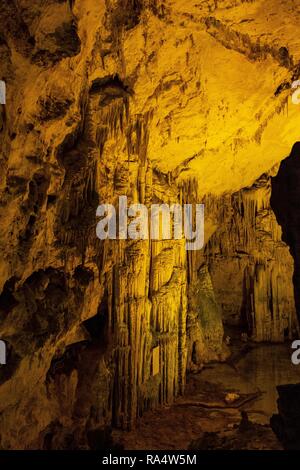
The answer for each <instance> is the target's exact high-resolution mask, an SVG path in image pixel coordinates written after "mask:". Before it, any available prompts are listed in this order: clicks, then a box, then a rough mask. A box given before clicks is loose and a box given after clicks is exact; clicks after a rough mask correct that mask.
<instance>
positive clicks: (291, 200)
mask: <svg viewBox="0 0 300 470" xmlns="http://www.w3.org/2000/svg"><path fill="white" fill-rule="evenodd" d="M299 182H300V143H299V142H297V143H296V144H295V145H294V146H293V148H292V151H291V154H290V156H289V157H287V158H286V159H285V160H283V162H282V163H281V165H280V168H279V171H278V173H277V175H276V176H274V178H273V179H272V197H271V205H272V209H273V211H274V213H275V215H276V218H277V221H278V223H279V224H280V226H281V228H282V239H283V240H284V241H285V243H287V245H288V246H289V247H290V251H291V255H292V256H293V259H294V265H295V269H294V275H293V282H294V294H295V303H296V309H297V314H298V318H300V294H299V292H300V236H299V225H300V211H299V203H298V202H299V196H300V189H299Z"/></svg>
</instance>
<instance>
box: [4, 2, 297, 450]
mask: <svg viewBox="0 0 300 470" xmlns="http://www.w3.org/2000/svg"><path fill="white" fill-rule="evenodd" d="M268 8H269V10H268V12H267V18H266V11H265V6H264V4H263V2H262V1H231V0H224V1H215V0H214V1H210V0H208V1H201V2H198V3H197V4H196V3H195V2H192V1H185V2H182V1H180V0H172V1H171V0H166V1H156V0H144V1H142V0H107V1H106V2H105V1H104V0H100V1H95V0H85V1H81V0H75V1H73V0H70V1H59V0H56V1H55V0H52V1H48V2H47V3H45V2H44V1H42V0H30V1H29V0H18V1H17V0H16V1H9V0H4V1H2V2H1V6H0V59H1V60H0V75H1V77H0V78H1V79H4V80H5V81H6V83H7V105H6V107H5V109H4V108H3V107H2V109H1V122H0V129H1V143H0V145H1V167H2V172H1V182H0V190H1V205H0V217H1V218H0V229H1V240H0V246H1V251H2V257H1V264H0V282H1V285H0V289H1V297H0V336H1V338H3V339H5V340H6V341H7V344H8V348H9V364H8V365H7V366H6V367H5V368H3V367H2V368H1V370H0V384H1V385H0V412H1V413H0V430H1V447H2V448H24V447H25V448H37V447H38V448H78V447H82V448H86V447H88V446H89V440H88V436H91V433H92V434H93V432H95V431H97V429H99V428H100V427H103V426H104V425H107V424H108V425H109V424H111V423H113V424H115V425H119V426H122V427H125V428H126V427H130V426H132V425H133V424H134V423H135V420H136V418H137V417H138V416H139V415H140V414H141V413H142V412H143V410H144V409H147V408H151V407H155V406H157V405H158V404H159V403H172V401H173V399H174V397H175V396H176V395H177V394H178V393H182V392H183V390H184V383H185V373H186V367H187V360H188V367H189V364H190V365H191V362H194V361H193V356H194V359H195V364H196V366H197V365H201V364H202V363H203V362H205V361H207V360H209V359H215V358H221V356H222V355H223V352H224V351H223V348H222V323H221V317H220V310H219V306H218V304H220V303H221V304H223V306H224V305H225V306H226V305H227V300H226V302H225V301H224V300H223V298H221V297H223V296H222V291H221V285H220V284H218V274H217V271H218V268H217V260H218V256H216V257H215V255H214V253H215V251H214V250H215V249H214V248H213V247H214V246H215V245H214V240H217V239H218V237H219V239H220V236H219V235H218V233H219V232H215V235H214V236H213V238H212V239H211V244H210V245H209V247H208V248H207V251H206V253H205V254H203V253H197V254H195V255H193V254H189V255H188V256H187V254H186V252H185V249H184V243H183V241H164V242H161V241H157V242H151V243H150V242H148V241H142V242H136V241H131V242H125V241H121V242H114V241H111V242H99V240H97V238H96V235H95V226H96V218H95V212H96V207H97V205H98V204H99V203H100V202H112V203H116V201H117V198H118V196H119V195H124V194H126V195H127V196H128V198H129V201H130V202H137V201H139V202H143V203H146V204H150V203H152V202H160V201H162V202H165V203H169V202H177V201H178V202H182V201H186V200H187V195H188V196H189V197H190V198H193V197H194V198H195V196H196V195H197V198H198V197H201V199H202V198H203V197H204V195H205V194H210V196H207V201H209V200H211V198H213V197H216V196H217V197H220V198H221V199H220V201H222V200H224V199H222V198H224V197H225V196H223V193H224V192H227V193H228V194H231V193H235V195H234V196H232V201H233V202H232V203H230V204H229V205H228V207H230V205H231V204H238V202H237V201H238V200H240V201H242V199H243V197H244V194H246V193H247V191H246V193H244V192H243V193H237V191H239V190H240V189H241V188H245V187H246V186H249V185H252V184H253V182H254V181H255V180H256V179H257V178H258V177H259V176H260V175H261V174H262V173H263V172H265V171H269V170H270V168H271V167H272V166H273V165H274V164H276V163H278V162H279V161H280V160H282V158H283V157H284V156H285V155H286V154H287V153H288V150H289V148H290V147H291V145H292V143H293V142H294V141H295V140H296V139H297V137H296V136H297V135H298V124H299V109H298V108H297V107H292V108H291V109H289V119H288V118H287V115H286V112H287V103H288V96H289V91H288V84H289V83H290V81H291V80H293V79H296V78H298V75H299V70H298V69H299V67H298V65H297V64H298V61H299V59H300V57H299V55H300V50H299V40H298V36H297V35H296V34H295V31H297V25H298V20H299V14H300V13H299V10H298V8H297V7H296V6H295V4H294V2H293V1H292V0H289V1H287V2H284V3H281V2H279V1H277V0H272V1H270V3H269V6H268ZM283 16H284V18H285V20H284V22H282V17H283ZM229 61H230V68H229V67H227V65H228V63H229ZM185 180H188V183H187V182H186V181H185ZM195 188H199V189H198V194H197V193H196V191H195ZM253 191H254V190H253ZM250 192H251V191H250ZM255 192H256V189H255ZM239 194H240V196H239ZM229 197H231V196H229ZM239 198H240V199H239ZM250 199H251V197H250ZM213 200H214V199H213ZM247 200H248V199H247ZM254 200H255V201H264V200H265V199H264V197H260V196H256V195H255V196H254ZM198 202H199V201H198ZM220 204H222V203H220ZM255 204H256V203H255ZM208 207H209V203H208ZM231 207H232V205H231ZM238 207H240V206H238ZM257 207H258V209H257V210H258V215H257V214H256V215H255V217H256V221H257V218H258V217H259V214H261V215H263V214H262V213H261V211H263V210H267V212H268V211H269V209H268V206H266V207H265V206H264V203H262V204H261V203H260V202H259V204H258V206H257ZM245 208H246V209H245V210H246V211H248V210H249V216H248V212H247V216H246V217H242V218H243V220H244V221H245V223H248V222H249V223H252V222H253V217H254V216H253V213H252V212H251V211H252V209H251V207H250V205H247V204H246V205H245ZM238 213H239V212H238ZM220 217H221V216H220V215H219V211H217V214H216V213H215V212H214V211H211V213H210V211H209V212H208V215H207V222H208V224H207V228H206V237H207V238H206V241H208V240H209V237H210V235H211V234H212V233H213V232H214V231H215V230H216V228H217V224H218V223H220V222H223V221H224V220H225V219H224V218H223V219H222V217H221V218H220ZM237 217H238V216H237ZM210 218H211V220H210ZM262 219H263V217H262ZM273 219H274V218H273V216H272V214H269V212H268V214H267V218H266V222H267V223H269V222H270V223H273V222H272V220H273ZM226 220H229V221H230V220H233V219H230V217H229V219H228V218H226ZM263 223H264V221H263V220H260V221H257V223H256V231H259V230H260V228H259V227H260V226H261V225H260V224H263ZM236 224H237V228H236V229H233V230H232V231H231V232H230V233H231V235H232V237H235V238H234V243H236V239H237V237H239V236H241V230H242V223H239V222H238V221H237V222H236ZM263 230H264V229H263ZM266 232H267V235H266V237H264V236H258V237H257V238H258V241H257V240H256V238H255V240H254V235H251V237H252V238H251V247H250V248H247V250H248V251H246V253H247V255H245V256H244V257H243V256H242V257H241V258H242V259H244V258H245V260H246V261H245V262H244V264H243V268H242V269H241V268H240V265H239V264H238V263H240V262H242V260H240V259H238V261H237V260H236V255H235V253H236V252H237V251H238V250H239V248H238V247H237V246H236V247H235V248H234V250H233V251H234V253H233V254H232V253H231V254H230V256H231V257H232V258H233V259H234V261H233V260H232V261H230V262H233V263H237V265H238V268H237V269H239V271H240V273H241V272H242V271H243V270H244V275H243V276H244V277H243V278H242V276H241V275H239V276H237V278H238V280H239V281H238V282H240V283H242V282H243V279H245V283H247V282H250V284H251V283H252V284H253V285H252V287H251V288H249V289H248V290H247V296H246V299H245V306H247V308H246V312H247V314H248V315H250V316H251V325H252V327H253V334H254V336H255V337H256V338H257V339H258V340H262V339H263V340H265V339H271V340H281V339H282V337H283V336H284V334H285V333H284V331H285V330H286V329H288V334H290V332H291V330H292V315H293V312H292V310H293V309H292V306H291V296H290V292H289V289H290V285H289V286H288V288H287V289H286V290H285V292H284V293H280V290H281V281H280V279H281V276H285V275H287V277H288V276H290V274H291V269H292V268H291V267H290V266H291V263H290V259H289V258H288V255H287V249H286V247H285V246H282V250H283V253H284V256H285V257H286V258H284V259H287V260H288V262H287V266H284V267H283V266H282V263H280V261H278V260H276V259H275V255H272V253H271V255H270V254H269V247H270V250H271V252H272V250H274V249H275V246H276V247H277V245H276V244H277V243H278V244H280V242H279V235H278V226H277V225H276V224H274V227H273V228H272V229H268V230H266ZM251 233H252V232H251ZM219 234H220V233H219ZM268 234H269V235H268ZM268 237H269V239H270V240H271V241H270V243H269V242H268ZM265 238H266V240H265ZM222 239H223V236H222ZM226 240H227V238H226V237H225V240H224V243H225V244H226V243H227V242H226ZM260 242H261V243H262V244H263V249H262V254H261V255H258V254H254V253H253V252H254V250H256V249H258V247H257V246H255V244H256V243H260ZM222 243H223V241H222ZM228 243H231V241H230V240H228ZM245 245H246V241H245V243H244V244H243V247H242V250H243V249H246V248H245ZM267 246H268V248H266V247H267ZM276 249H277V248H276ZM213 257H214V258H216V259H214V260H213V261H212V258H213ZM269 259H271V265H270V263H269ZM203 264H204V265H206V267H204V268H203V267H202V266H203ZM207 265H208V266H209V267H210V268H211V271H212V281H213V284H214V283H216V286H217V288H216V289H215V290H216V296H215V295H214V293H213V291H212V287H211V280H210V276H209V273H208V271H207ZM246 268H247V270H248V271H247V270H246ZM199 269H200V271H199ZM201 269H202V271H201ZM285 270H286V271H285ZM247 272H249V276H248V277H247V275H246V273H247ZM286 272H287V274H286ZM203 273H205V275H204V276H203ZM249 279H250V281H249ZM253 280H255V282H256V284H255V282H254V281H253ZM232 283H233V282H232ZM234 283H235V281H234ZM261 286H262V288H263V290H265V292H264V293H263V294H262V296H263V297H264V298H263V299H260V298H258V297H257V294H258V293H260V292H261V291H260V290H259V289H260V288H261ZM222 288H223V287H222ZM274 289H275V290H276V289H278V293H276V294H274ZM189 290H191V293H189ZM196 290H198V294H195V296H194V295H193V293H194V292H195V291H196ZM270 290H272V294H270ZM197 295H199V297H198V298H197ZM239 295H242V294H241V292H240V294H239ZM251 296H252V297H253V296H254V297H253V298H255V299H254V301H253V303H251V304H250V300H249V299H250V298H251ZM197 299H198V300H199V302H197ZM270 301H271V303H272V305H273V306H272V307H270ZM195 303H196V305H195ZM232 303H233V304H234V309H235V311H236V309H237V305H238V304H239V301H238V300H236V299H234V301H233V302H232ZM282 304H284V305H286V306H287V309H286V308H284V310H285V312H284V315H285V318H283V317H281V312H282V310H281V309H282ZM249 305H251V308H250V307H249ZM270 313H271V314H270ZM273 313H274V317H273ZM197 318H198V320H199V321H198V323H197V321H196V320H197ZM212 337H213V344H212V345H211V338H212ZM197 341H198V343H197ZM208 342H209V343H210V344H209V346H208ZM195 343H197V344H198V345H199V346H201V347H199V348H198V346H197V347H195V346H194V345H195ZM157 346H159V357H160V361H159V362H160V364H159V374H156V375H153V364H152V362H153V361H152V351H153V349H154V348H156V347H157ZM156 351H157V350H156Z"/></svg>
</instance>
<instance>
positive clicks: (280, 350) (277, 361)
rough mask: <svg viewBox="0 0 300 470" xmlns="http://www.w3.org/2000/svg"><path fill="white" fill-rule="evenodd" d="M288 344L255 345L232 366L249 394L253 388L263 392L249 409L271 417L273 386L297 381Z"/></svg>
mask: <svg viewBox="0 0 300 470" xmlns="http://www.w3.org/2000/svg"><path fill="white" fill-rule="evenodd" d="M292 352H293V351H292V349H291V348H290V345H288V344H284V345H277V344H276V345H274V344H273V345H259V346H257V347H255V348H254V349H253V350H251V351H249V352H248V353H247V354H246V356H244V357H243V358H242V359H241V360H240V361H239V362H238V363H237V365H236V367H237V369H238V371H239V372H240V374H241V375H242V376H243V377H244V378H245V379H246V381H247V382H248V383H249V391H248V392H249V393H250V392H251V391H252V389H253V385H254V386H256V387H257V388H259V389H260V390H261V391H262V392H264V393H263V395H262V397H261V398H260V399H259V400H256V402H255V403H253V404H251V405H250V406H249V410H253V411H254V410H255V411H263V412H264V414H266V415H268V416H271V415H272V414H273V413H276V412H277V398H278V396H277V390H276V386H277V385H282V384H288V383H296V382H300V365H298V366H294V365H293V364H292V362H291V354H292Z"/></svg>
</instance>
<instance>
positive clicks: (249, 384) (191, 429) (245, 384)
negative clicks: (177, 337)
mask: <svg viewBox="0 0 300 470" xmlns="http://www.w3.org/2000/svg"><path fill="white" fill-rule="evenodd" d="M290 356H291V350H290V348H289V344H284V345H282V344H281V345H280V344H276V345H274V344H273V345H265V344H255V343H246V344H245V343H244V344H243V343H242V342H235V344H234V345H233V347H232V355H231V357H230V359H229V360H228V361H227V362H225V363H213V364H209V365H207V366H206V367H204V368H203V369H202V371H201V372H199V373H197V374H191V375H189V376H188V379H187V386H186V392H185V395H184V397H180V398H178V399H177V401H176V402H175V403H174V405H172V406H169V407H162V408H160V409H158V410H155V411H148V412H146V413H145V414H144V416H143V417H142V418H141V419H140V421H139V423H138V426H137V428H136V429H135V430H132V431H130V432H121V431H118V430H115V431H114V433H113V435H114V439H115V440H116V441H118V442H119V443H120V444H121V445H122V446H124V448H125V449H130V450H138V449H144V450H159V449H164V450H178V449H180V450H184V449H188V448H192V449H214V448H215V449H218V448H223V449H266V450H267V449H281V445H280V444H279V442H278V441H277V439H276V437H275V435H274V433H273V431H272V430H271V428H270V426H269V420H270V417H271V416H272V414H273V413H276V412H277V406H276V401H277V391H276V385H279V384H284V383H295V382H299V378H300V369H299V368H297V366H293V365H292V363H291V359H290ZM228 393H235V394H236V396H235V401H233V402H229V403H228V402H227V403H226V400H225V397H226V395H227V394H228ZM228 398H229V397H227V399H228ZM227 401H228V400H227ZM242 411H246V413H247V416H246V415H245V414H244V413H243V419H242ZM245 416H246V417H245Z"/></svg>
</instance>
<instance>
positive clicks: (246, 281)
mask: <svg viewBox="0 0 300 470" xmlns="http://www.w3.org/2000/svg"><path fill="white" fill-rule="evenodd" d="M277 171H278V168H277V167H275V168H274V169H273V170H272V171H271V172H270V173H269V174H264V175H262V176H261V177H260V178H258V179H257V180H256V181H255V183H254V184H253V185H252V186H250V187H247V188H243V189H242V190H240V191H238V192H237V193H234V194H232V195H226V196H223V197H221V198H208V201H207V204H206V207H207V211H208V212H209V213H210V214H213V213H215V214H216V216H215V217H216V220H217V226H218V228H217V229H216V230H215V232H214V233H213V235H212V236H211V238H210V240H209V242H208V245H207V247H206V250H205V257H206V260H207V264H208V266H209V268H210V271H211V275H212V280H213V284H214V287H215V292H216V295H217V300H218V302H219V303H220V305H221V307H222V311H223V319H224V321H225V322H226V323H228V324H229V325H241V326H242V327H243V329H244V331H245V332H247V333H248V334H249V336H251V337H252V339H254V340H256V341H273V342H280V341H283V340H284V339H287V338H289V339H290V338H292V337H293V336H294V335H295V333H296V332H297V325H298V321H297V316H296V310H295V302H294V290H293V282H292V276H293V270H294V263H293V258H292V256H291V254H290V252H289V248H288V247H287V245H286V244H285V243H284V242H283V241H282V233H281V229H280V226H279V225H278V223H277V221H276V218H275V215H274V213H273V211H272V209H271V206H270V197H271V175H272V174H276V173H277ZM279 191H281V190H279Z"/></svg>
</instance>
